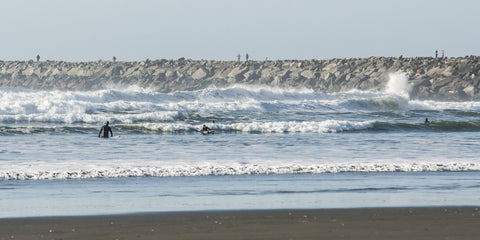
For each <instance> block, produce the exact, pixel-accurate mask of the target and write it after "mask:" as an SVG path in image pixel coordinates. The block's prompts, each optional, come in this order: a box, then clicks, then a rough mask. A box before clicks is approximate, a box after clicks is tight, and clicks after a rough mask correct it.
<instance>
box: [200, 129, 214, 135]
mask: <svg viewBox="0 0 480 240" xmlns="http://www.w3.org/2000/svg"><path fill="white" fill-rule="evenodd" d="M200 132H201V133H202V134H203V135H207V134H213V133H214V132H215V131H214V130H208V131H206V130H205V131H200Z"/></svg>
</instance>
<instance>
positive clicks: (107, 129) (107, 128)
mask: <svg viewBox="0 0 480 240" xmlns="http://www.w3.org/2000/svg"><path fill="white" fill-rule="evenodd" d="M108 124H109V122H108V121H107V122H106V123H105V125H103V126H102V128H101V129H100V132H98V137H100V136H101V135H102V132H103V136H102V137H103V138H108V132H110V137H113V132H112V128H111V127H110V126H108Z"/></svg>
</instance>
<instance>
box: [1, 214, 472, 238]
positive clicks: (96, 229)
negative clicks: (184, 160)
mask: <svg viewBox="0 0 480 240" xmlns="http://www.w3.org/2000/svg"><path fill="white" fill-rule="evenodd" d="M0 239H2V240H3V239H5V240H7V239H82V240H83V239H112V240H114V239H119V240H121V239H402V240H404V239H416V240H421V239H435V240H438V239H480V210H479V208H476V207H444V208H438V207H437V208H378V209H377V208H371V209H325V210H262V211H213V212H208V211H205V212H180V213H149V214H131V215H103V216H85V217H84V216H80V217H39V218H16V219H15V218H14V219H0Z"/></svg>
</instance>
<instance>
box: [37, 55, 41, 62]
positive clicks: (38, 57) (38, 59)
mask: <svg viewBox="0 0 480 240" xmlns="http://www.w3.org/2000/svg"><path fill="white" fill-rule="evenodd" d="M38 61H40V55H39V54H37V62H38Z"/></svg>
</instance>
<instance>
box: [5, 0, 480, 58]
mask: <svg viewBox="0 0 480 240" xmlns="http://www.w3.org/2000/svg"><path fill="white" fill-rule="evenodd" d="M0 5H1V8H0V60H8V61H11V60H30V59H35V56H36V55H37V54H39V55H40V56H41V60H57V61H97V60H111V59H112V57H113V56H115V57H116V58H117V60H119V61H140V60H144V59H152V60H153V59H178V58H181V57H185V58H189V59H196V60H200V59H206V60H235V59H236V56H237V54H241V57H242V59H244V57H245V54H246V53H248V55H249V56H250V59H253V60H265V59H267V58H268V59H269V60H277V59H299V60H300V59H327V58H367V57H370V56H394V57H397V56H400V55H403V56H404V57H416V56H434V53H435V50H436V49H438V51H439V52H441V51H442V50H444V51H445V55H446V56H447V57H461V56H466V55H480V44H479V43H480V41H479V39H480V28H479V24H480V14H479V10H480V1H478V0H156V1H154V0H135V1H134V0H129V1H126V0H75V1H72V0H0Z"/></svg>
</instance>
